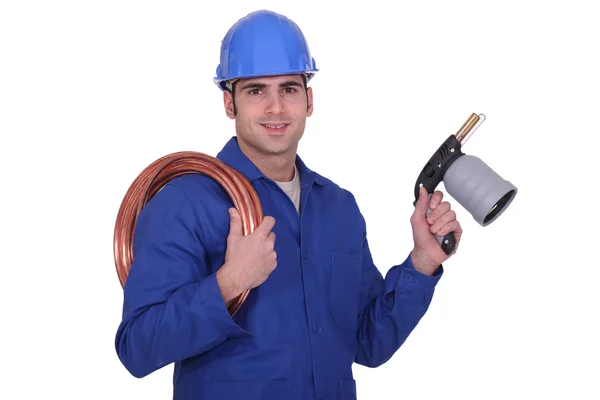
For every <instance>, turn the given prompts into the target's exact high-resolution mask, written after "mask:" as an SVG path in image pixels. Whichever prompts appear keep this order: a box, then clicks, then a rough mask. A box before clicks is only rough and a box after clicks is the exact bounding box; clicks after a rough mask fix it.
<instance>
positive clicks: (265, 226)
mask: <svg viewBox="0 0 600 400" xmlns="http://www.w3.org/2000/svg"><path fill="white" fill-rule="evenodd" d="M273 226H275V218H273V217H271V216H269V215H265V216H264V217H263V220H262V221H261V223H260V225H258V227H257V228H256V229H255V230H254V232H257V233H260V234H262V235H264V236H267V235H268V234H269V232H271V229H273Z"/></svg>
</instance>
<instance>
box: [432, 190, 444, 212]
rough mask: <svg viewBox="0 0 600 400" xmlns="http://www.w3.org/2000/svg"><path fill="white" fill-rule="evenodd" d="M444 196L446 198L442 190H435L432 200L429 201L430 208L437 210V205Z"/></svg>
mask: <svg viewBox="0 0 600 400" xmlns="http://www.w3.org/2000/svg"><path fill="white" fill-rule="evenodd" d="M443 198H444V194H443V193H442V192H440V191H439V190H436V191H435V192H433V194H432V195H431V200H430V201H429V208H431V209H432V210H435V209H436V207H437V206H438V205H440V203H441V202H442V199H443Z"/></svg>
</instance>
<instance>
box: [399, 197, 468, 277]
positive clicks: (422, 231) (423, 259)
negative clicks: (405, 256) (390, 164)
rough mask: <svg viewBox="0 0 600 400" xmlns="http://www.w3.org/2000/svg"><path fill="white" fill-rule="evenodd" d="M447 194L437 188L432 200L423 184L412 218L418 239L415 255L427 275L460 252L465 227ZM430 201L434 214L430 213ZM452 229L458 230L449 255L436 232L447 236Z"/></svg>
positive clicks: (414, 258) (414, 233) (413, 253)
mask: <svg viewBox="0 0 600 400" xmlns="http://www.w3.org/2000/svg"><path fill="white" fill-rule="evenodd" d="M443 196H444V195H443V193H442V192H440V191H435V192H433V194H432V195H431V200H429V196H428V194H427V190H426V189H425V188H421V189H420V192H419V200H418V201H417V203H416V206H415V210H414V212H413V215H412V216H411V218H410V223H411V225H412V231H413V240H414V247H413V250H412V253H411V259H412V262H413V265H414V266H415V269H416V270H417V271H419V272H422V273H424V274H427V275H432V274H433V273H434V272H435V271H436V270H437V269H438V268H439V266H440V264H442V263H443V262H444V261H446V260H447V259H448V258H450V256H452V255H453V254H454V253H456V248H457V247H458V244H459V243H460V238H461V236H462V228H461V226H460V223H459V222H458V221H457V220H456V213H455V212H454V211H453V210H451V207H450V203H449V202H447V201H442V199H443ZM428 205H429V208H430V209H431V214H429V216H428V217H426V215H425V214H426V213H427V206H428ZM450 232H454V236H455V238H456V247H455V248H454V250H453V251H452V253H451V254H450V255H447V254H446V253H444V250H442V247H441V246H440V243H439V242H438V240H437V238H436V237H435V236H434V234H436V235H438V236H442V237H443V236H444V235H447V234H448V233H450Z"/></svg>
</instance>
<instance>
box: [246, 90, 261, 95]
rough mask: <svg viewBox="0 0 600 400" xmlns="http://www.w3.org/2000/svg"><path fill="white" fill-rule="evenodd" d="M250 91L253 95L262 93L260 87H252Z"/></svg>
mask: <svg viewBox="0 0 600 400" xmlns="http://www.w3.org/2000/svg"><path fill="white" fill-rule="evenodd" d="M248 93H249V94H251V95H257V94H259V93H260V89H252V90H250V91H249V92H248Z"/></svg>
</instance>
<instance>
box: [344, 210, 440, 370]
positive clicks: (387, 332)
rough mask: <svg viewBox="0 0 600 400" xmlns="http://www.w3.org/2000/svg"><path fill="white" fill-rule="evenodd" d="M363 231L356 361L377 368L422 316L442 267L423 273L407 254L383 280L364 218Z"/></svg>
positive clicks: (388, 357)
mask: <svg viewBox="0 0 600 400" xmlns="http://www.w3.org/2000/svg"><path fill="white" fill-rule="evenodd" d="M361 219H362V217H361ZM363 232H365V233H364V238H363V265H362V276H361V278H362V280H361V288H360V300H359V314H358V321H357V348H356V356H355V362H356V363H357V364H360V365H364V366H368V367H377V366H379V365H381V364H383V363H385V362H386V361H388V360H389V359H390V358H391V357H392V356H393V355H394V353H395V352H396V351H397V350H398V349H399V348H400V346H401V345H402V344H403V343H404V342H405V340H406V339H407V338H408V336H409V335H410V333H411V332H412V331H413V330H414V328H415V327H416V326H417V324H418V323H419V321H420V320H421V318H422V317H423V316H424V315H425V313H426V311H427V309H428V308H429V305H430V303H431V299H432V297H433V293H434V289H435V286H436V284H437V282H438V281H439V279H440V278H441V276H442V273H443V267H442V266H441V265H440V266H439V268H438V270H437V271H435V272H434V273H433V275H431V276H430V275H427V274H423V273H421V272H419V271H417V270H416V269H415V267H414V265H413V262H412V259H411V256H410V255H409V256H408V257H407V258H406V260H405V261H404V262H403V263H402V264H400V265H396V266H394V267H392V268H391V269H390V270H389V271H388V273H387V274H386V277H385V279H384V278H383V276H382V274H381V273H380V272H379V270H378V269H377V268H376V266H375V265H374V264H373V259H372V256H371V252H370V249H369V244H368V241H367V238H366V228H365V226H364V220H363Z"/></svg>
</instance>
